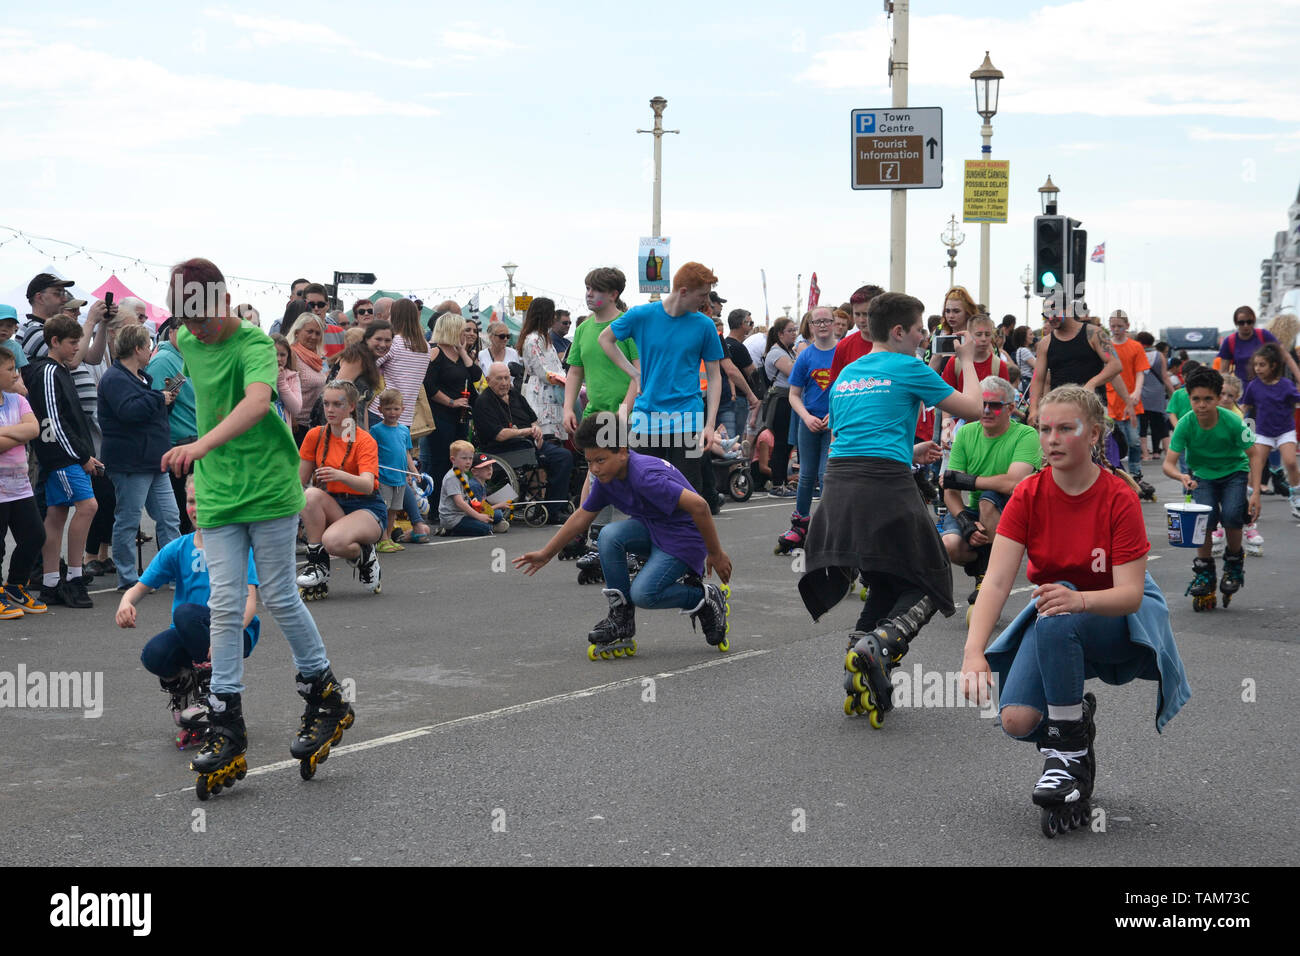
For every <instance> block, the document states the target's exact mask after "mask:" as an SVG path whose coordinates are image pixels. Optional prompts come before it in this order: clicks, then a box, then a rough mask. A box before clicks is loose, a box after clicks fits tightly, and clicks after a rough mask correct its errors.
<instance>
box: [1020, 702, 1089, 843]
mask: <svg viewBox="0 0 1300 956" xmlns="http://www.w3.org/2000/svg"><path fill="white" fill-rule="evenodd" d="M1096 714H1097V698H1096V697H1095V696H1093V695H1092V694H1091V693H1089V694H1084V695H1083V719H1082V720H1048V721H1047V736H1048V742H1047V743H1046V744H1039V745H1038V750H1039V752H1040V753H1041V754H1042V755H1043V756H1044V757H1045V758H1046V760H1045V761H1044V763H1043V774H1042V776H1041V777H1039V778H1038V783H1037V784H1036V785H1035V786H1034V797H1033V799H1034V805H1035V806H1037V807H1038V808H1039V811H1038V825H1039V827H1040V828H1041V829H1042V831H1043V836H1045V837H1047V838H1048V839H1051V838H1052V837H1054V836H1056V835H1057V834H1058V833H1067V832H1069V831H1070V830H1080V829H1086V828H1087V826H1088V825H1089V823H1090V822H1091V820H1092V806H1091V804H1090V800H1091V798H1092V788H1093V784H1094V783H1095V781H1096V779H1097V753H1096V750H1095V749H1094V748H1093V743H1094V742H1095V741H1096V739H1097V724H1096V720H1095V717H1096Z"/></svg>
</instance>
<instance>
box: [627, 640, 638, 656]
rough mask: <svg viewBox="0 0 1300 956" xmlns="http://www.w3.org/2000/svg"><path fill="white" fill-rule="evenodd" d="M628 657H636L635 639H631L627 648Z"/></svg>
mask: <svg viewBox="0 0 1300 956" xmlns="http://www.w3.org/2000/svg"><path fill="white" fill-rule="evenodd" d="M627 656H628V657H636V641H635V640H633V641H632V646H631V647H629V648H628V649H627Z"/></svg>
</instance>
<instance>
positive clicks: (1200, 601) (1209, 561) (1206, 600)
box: [1183, 557, 1219, 611]
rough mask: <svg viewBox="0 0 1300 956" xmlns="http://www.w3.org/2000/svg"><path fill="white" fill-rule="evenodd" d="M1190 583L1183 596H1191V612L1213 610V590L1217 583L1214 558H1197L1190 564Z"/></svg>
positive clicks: (1217, 574) (1217, 573)
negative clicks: (1191, 575)
mask: <svg viewBox="0 0 1300 956" xmlns="http://www.w3.org/2000/svg"><path fill="white" fill-rule="evenodd" d="M1192 573H1193V574H1194V575H1196V576H1195V577H1194V578H1192V583H1191V584H1189V585H1187V590H1186V591H1184V592H1183V593H1184V594H1190V595H1191V596H1192V610H1194V611H1212V610H1214V588H1215V586H1216V585H1217V584H1218V583H1219V572H1218V569H1217V568H1215V566H1214V558H1199V557H1198V558H1197V559H1196V560H1195V561H1193V562H1192Z"/></svg>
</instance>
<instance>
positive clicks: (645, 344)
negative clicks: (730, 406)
mask: <svg viewBox="0 0 1300 956" xmlns="http://www.w3.org/2000/svg"><path fill="white" fill-rule="evenodd" d="M610 328H611V329H613V330H614V338H615V339H617V340H618V341H620V342H621V341H623V340H624V339H635V340H636V347H637V351H638V352H639V353H640V355H641V394H640V395H638V396H637V399H636V406H635V407H634V408H633V410H632V414H631V416H629V420H628V425H629V427H630V428H631V430H632V431H633V432H634V433H636V434H639V435H645V434H649V435H659V434H678V433H681V432H698V431H700V430H701V429H703V427H704V417H703V414H704V413H703V410H702V408H701V403H700V394H701V393H700V362H701V361H705V362H720V361H722V340H721V339H719V338H718V332H717V329H715V328H714V327H713V320H712V319H710V318H709V317H708V316H707V315H704V314H702V313H700V312H687V313H686V314H685V315H678V316H670V315H669V314H668V313H667V312H665V311H664V304H663V303H662V302H649V303H647V304H646V305H637V306H633V307H632V308H630V309H628V310H627V311H626V312H624V313H623V314H622V315H621V316H619V317H618V318H617V319H615V320H614V321H613V322H611V323H610Z"/></svg>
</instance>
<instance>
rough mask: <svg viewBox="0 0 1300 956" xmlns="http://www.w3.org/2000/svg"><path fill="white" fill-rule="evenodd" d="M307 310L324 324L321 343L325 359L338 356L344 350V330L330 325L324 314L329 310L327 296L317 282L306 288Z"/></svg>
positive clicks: (338, 326) (323, 288)
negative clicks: (323, 335) (323, 334)
mask: <svg viewBox="0 0 1300 956" xmlns="http://www.w3.org/2000/svg"><path fill="white" fill-rule="evenodd" d="M307 308H309V309H311V311H312V315H314V316H316V318H318V319H320V320H321V322H323V323H324V324H325V339H324V341H323V343H322V344H323V346H324V348H325V357H326V358H327V359H328V358H332V357H333V356H335V355H338V354H339V353H340V352H342V351H343V348H344V342H343V334H344V332H345V331H346V329H344V328H343V327H342V326H341V325H333V324H332V323H330V321H329V317H328V315H327V314H326V310H327V309H328V308H329V296H327V295H326V294H325V287H324V286H323V285H321V284H320V283H319V282H313V283H312V284H311V285H309V286H307Z"/></svg>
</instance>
